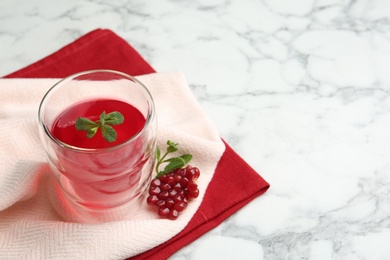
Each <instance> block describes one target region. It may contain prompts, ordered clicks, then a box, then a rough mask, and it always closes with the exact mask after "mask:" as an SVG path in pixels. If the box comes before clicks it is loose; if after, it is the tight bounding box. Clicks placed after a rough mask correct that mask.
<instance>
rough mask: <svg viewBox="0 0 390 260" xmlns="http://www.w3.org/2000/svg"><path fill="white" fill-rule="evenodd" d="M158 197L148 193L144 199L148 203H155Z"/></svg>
mask: <svg viewBox="0 0 390 260" xmlns="http://www.w3.org/2000/svg"><path fill="white" fill-rule="evenodd" d="M158 200H159V199H158V197H157V195H150V196H149V197H148V198H147V200H146V202H147V203H148V204H149V205H156V204H157V202H158Z"/></svg>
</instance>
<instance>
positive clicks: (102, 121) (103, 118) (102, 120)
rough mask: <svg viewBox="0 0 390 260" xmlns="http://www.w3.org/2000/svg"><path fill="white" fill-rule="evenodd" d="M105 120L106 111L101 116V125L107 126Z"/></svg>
mask: <svg viewBox="0 0 390 260" xmlns="http://www.w3.org/2000/svg"><path fill="white" fill-rule="evenodd" d="M105 118H106V111H103V113H102V114H101V115H100V117H99V119H100V125H105V123H106V122H105Z"/></svg>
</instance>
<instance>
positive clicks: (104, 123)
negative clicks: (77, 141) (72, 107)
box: [76, 111, 125, 143]
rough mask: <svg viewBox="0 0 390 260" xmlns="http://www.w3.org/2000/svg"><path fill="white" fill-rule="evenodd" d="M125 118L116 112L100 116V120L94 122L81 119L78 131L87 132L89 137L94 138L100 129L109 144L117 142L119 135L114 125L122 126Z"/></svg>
mask: <svg viewBox="0 0 390 260" xmlns="http://www.w3.org/2000/svg"><path fill="white" fill-rule="evenodd" d="M124 120H125V118H124V117H123V115H122V114H121V113H120V112H117V111H114V112H111V113H108V114H106V111H103V113H102V114H101V115H100V116H99V120H96V121H92V120H90V119H88V118H85V117H79V118H78V119H77V121H76V129H77V130H81V131H86V132H87V137H88V138H92V137H94V136H95V134H96V133H97V131H98V130H99V128H100V129H101V131H102V135H103V137H104V139H105V140H106V141H107V142H110V143H112V142H115V140H116V138H117V133H116V131H115V129H114V128H113V127H112V126H113V125H119V124H122V123H123V121H124Z"/></svg>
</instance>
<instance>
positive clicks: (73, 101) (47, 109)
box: [38, 70, 157, 223]
mask: <svg viewBox="0 0 390 260" xmlns="http://www.w3.org/2000/svg"><path fill="white" fill-rule="evenodd" d="M102 99H104V100H119V101H123V102H125V103H127V104H130V105H131V106H133V107H135V108H136V109H137V110H139V111H140V112H141V114H142V115H143V117H144V119H145V123H144V125H143V127H142V129H141V130H140V131H139V132H137V133H136V134H134V135H133V136H131V137H129V138H128V139H127V140H125V141H124V142H122V143H119V144H115V145H112V146H108V147H103V148H85V147H78V146H77V145H72V144H69V143H66V142H64V141H62V140H60V139H59V138H58V137H57V136H56V135H55V134H54V133H53V128H54V125H55V123H56V120H58V118H59V117H60V116H61V114H62V113H63V112H64V111H66V110H70V109H72V107H74V106H75V105H77V104H80V103H82V102H85V101H88V100H102ZM107 102H109V101H107ZM102 109H103V108H102ZM74 112H75V114H77V111H74ZM107 113H108V111H107ZM38 117H39V125H40V126H39V129H40V131H39V132H40V138H41V140H42V142H43V145H44V148H45V152H46V155H47V161H48V164H49V166H50V170H51V173H52V175H53V176H55V182H53V183H54V184H53V185H54V186H53V189H52V192H53V197H54V198H55V199H54V200H53V201H54V206H55V208H56V209H57V210H58V211H59V212H60V213H61V215H63V217H64V218H65V219H68V220H71V221H77V222H89V223H91V222H105V221H115V220H121V219H127V218H131V217H132V216H134V214H136V213H137V211H138V210H139V208H140V207H141V204H142V202H141V199H142V197H143V194H144V192H145V190H146V189H147V185H148V183H149V181H150V179H151V173H152V171H153V165H154V162H155V148H156V134H157V133H156V132H157V120H156V112H155V106H154V102H153V98H152V96H151V94H150V92H149V90H148V89H147V87H146V86H145V85H144V84H143V83H142V82H140V81H139V80H137V79H136V78H134V77H132V76H130V75H127V74H125V73H122V72H119V71H113V70H91V71H84V72H80V73H77V74H74V75H71V76H69V77H66V78H64V79H62V80H60V81H59V82H57V83H56V84H55V85H54V86H52V87H51V88H50V89H49V91H48V92H47V93H46V94H45V96H44V97H43V99H42V101H41V104H40V106H39V112H38ZM76 119H77V118H75V119H74V120H76ZM125 120H131V118H125ZM74 123H75V121H72V122H69V124H74ZM97 134H98V133H97ZM118 135H119V133H118ZM85 138H87V137H85ZM92 138H94V137H92Z"/></svg>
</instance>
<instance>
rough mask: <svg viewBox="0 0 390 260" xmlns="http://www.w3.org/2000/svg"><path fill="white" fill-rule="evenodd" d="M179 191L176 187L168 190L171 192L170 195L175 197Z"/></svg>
mask: <svg viewBox="0 0 390 260" xmlns="http://www.w3.org/2000/svg"><path fill="white" fill-rule="evenodd" d="M177 193H178V192H177V190H175V189H170V190H169V191H168V194H169V197H171V198H172V197H174V196H175V195H176V194H177Z"/></svg>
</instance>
